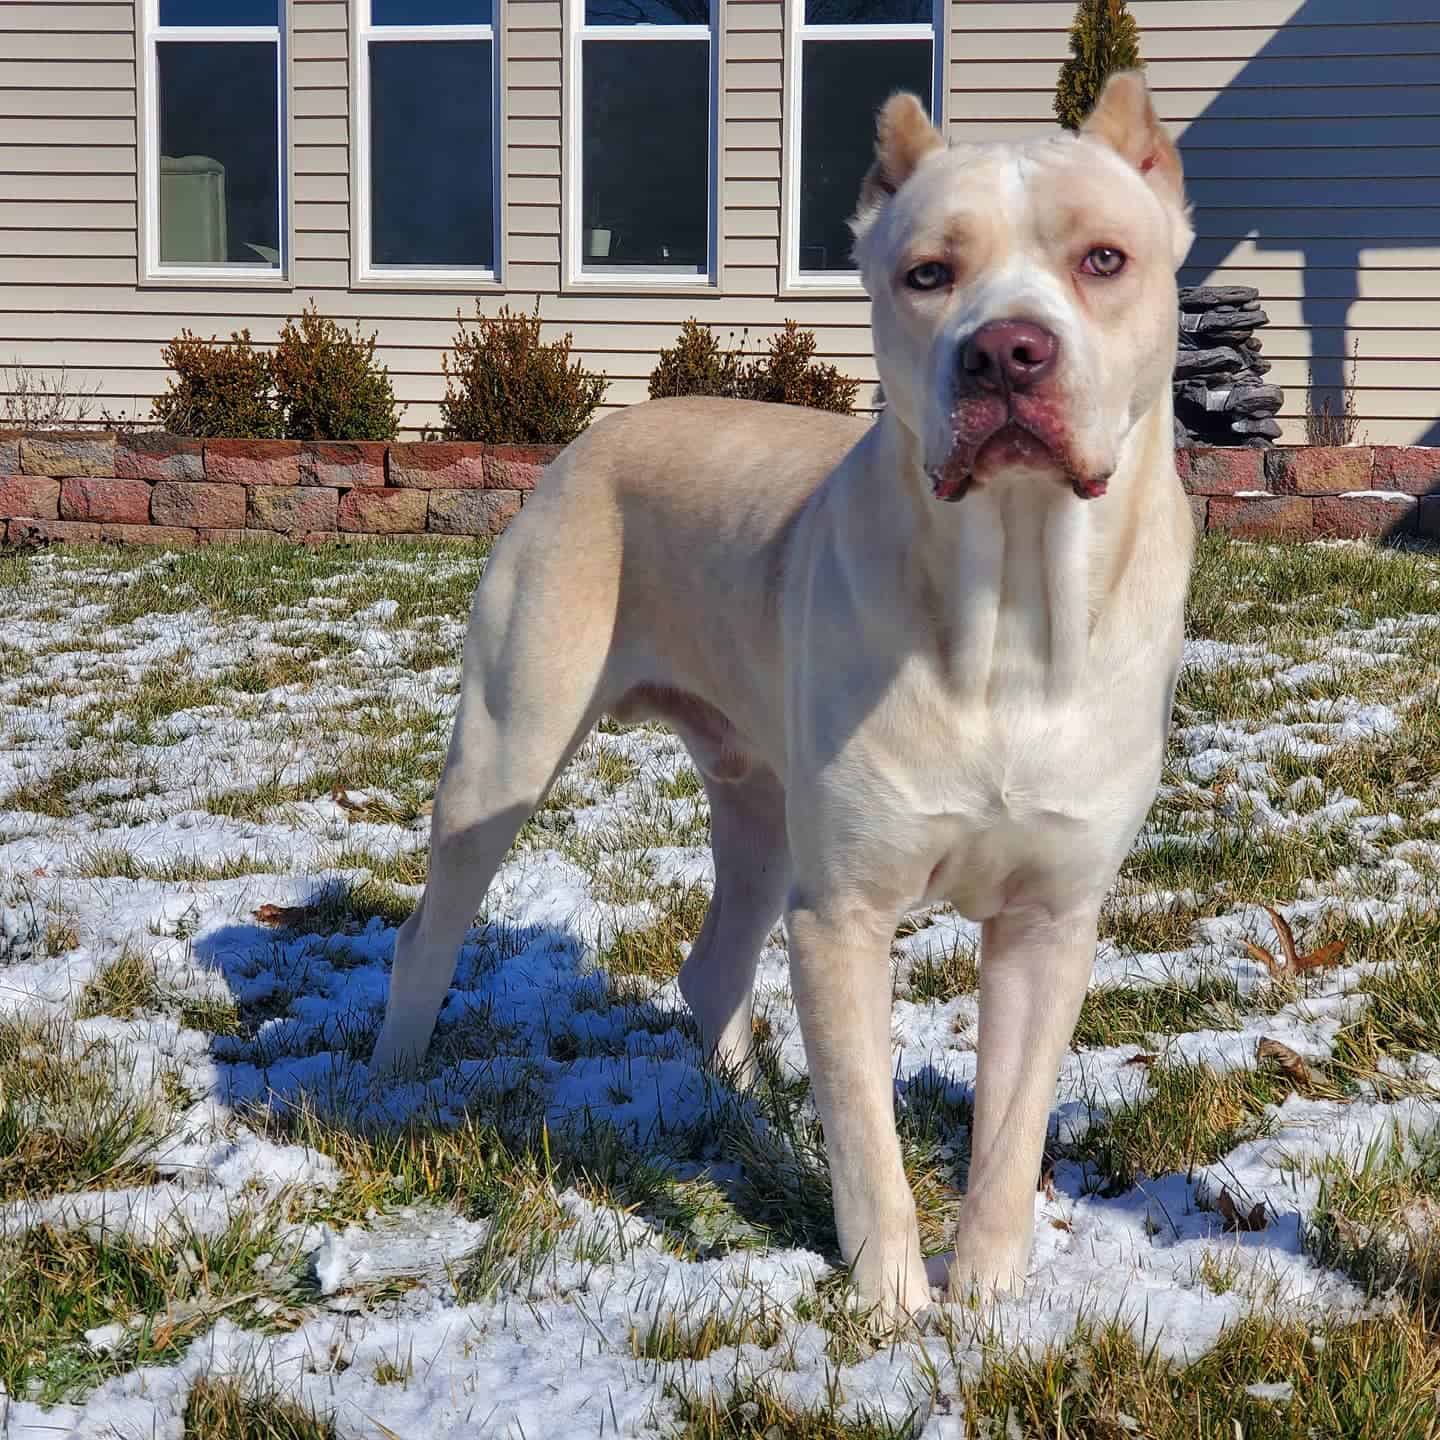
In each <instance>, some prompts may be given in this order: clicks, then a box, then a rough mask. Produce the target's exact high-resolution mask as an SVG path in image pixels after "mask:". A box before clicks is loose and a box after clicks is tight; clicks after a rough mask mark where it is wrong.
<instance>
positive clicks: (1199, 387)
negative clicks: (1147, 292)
mask: <svg viewBox="0 0 1440 1440" xmlns="http://www.w3.org/2000/svg"><path fill="white" fill-rule="evenodd" d="M1269 323H1270V321H1269V317H1268V316H1267V315H1266V314H1265V312H1264V310H1262V309H1261V308H1260V292H1259V291H1258V290H1252V289H1251V288H1250V287H1249V286H1248V285H1197V286H1193V287H1190V288H1187V289H1182V290H1181V291H1180V355H1179V358H1178V360H1177V362H1176V365H1175V443H1176V444H1177V445H1252V446H1268V445H1270V444H1271V443H1272V442H1273V441H1275V440H1278V439H1279V438H1280V422H1279V421H1278V420H1276V418H1275V417H1276V415H1277V414H1279V411H1280V406H1281V405H1282V404H1283V403H1284V401H1285V392H1284V391H1283V390H1282V389H1280V387H1279V386H1278V385H1267V384H1266V383H1265V379H1264V377H1265V373H1266V372H1267V371H1268V370H1269V369H1270V362H1269V361H1268V360H1263V359H1261V357H1260V337H1259V336H1258V335H1257V334H1256V333H1255V332H1256V331H1257V330H1259V329H1260V327H1261V326H1263V325H1268V324H1269Z"/></svg>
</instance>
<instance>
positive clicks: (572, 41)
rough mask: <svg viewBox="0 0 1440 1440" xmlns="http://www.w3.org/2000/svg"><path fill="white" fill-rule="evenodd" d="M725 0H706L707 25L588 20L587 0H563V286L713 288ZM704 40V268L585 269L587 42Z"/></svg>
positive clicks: (716, 267)
mask: <svg viewBox="0 0 1440 1440" xmlns="http://www.w3.org/2000/svg"><path fill="white" fill-rule="evenodd" d="M723 4H724V0H710V23H709V24H708V25H587V24H586V23H585V0H567V3H566V7H565V8H566V11H567V17H566V19H567V26H566V28H567V32H568V33H567V44H566V67H565V94H566V99H567V104H566V142H567V143H566V164H565V167H564V169H565V222H564V224H565V241H564V244H565V285H566V288H567V289H569V288H572V287H573V288H574V289H577V290H636V289H639V290H697V289H699V290H713V289H715V288H716V285H717V283H718V276H719V274H720V259H719V250H720V226H719V218H720V203H719V196H720V185H719V149H720V10H721V7H722V5H723ZM620 40H650V41H654V42H656V43H657V44H663V43H664V42H665V41H667V40H704V41H706V42H707V43H708V44H709V46H710V65H709V77H710V105H709V110H708V125H709V140H708V143H707V145H706V147H705V176H706V183H705V204H706V207H707V212H708V213H707V214H706V217H705V251H706V255H705V268H704V269H703V270H684V271H677V270H642V269H640V268H639V267H638V266H636V267H634V268H631V267H629V266H626V267H623V268H622V267H619V266H617V267H616V268H614V269H613V270H587V269H586V268H585V263H584V260H585V255H584V244H583V240H584V228H585V227H584V220H585V215H584V208H583V196H584V177H583V175H582V173H581V170H582V167H583V166H584V163H585V158H584V157H585V148H584V134H583V127H584V109H585V103H584V101H585V92H584V88H583V87H584V83H585V77H584V70H583V64H584V61H583V56H584V48H585V42H586V41H598V42H600V43H604V42H605V41H620Z"/></svg>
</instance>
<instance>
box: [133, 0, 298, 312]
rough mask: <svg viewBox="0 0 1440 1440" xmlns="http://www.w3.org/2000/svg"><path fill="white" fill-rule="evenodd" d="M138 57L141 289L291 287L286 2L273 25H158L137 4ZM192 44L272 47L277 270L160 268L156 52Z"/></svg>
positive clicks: (156, 7)
mask: <svg viewBox="0 0 1440 1440" xmlns="http://www.w3.org/2000/svg"><path fill="white" fill-rule="evenodd" d="M136 8H137V18H138V20H139V25H140V45H141V49H140V54H141V57H142V58H141V94H140V113H141V146H142V155H143V163H142V165H141V183H142V184H143V186H144V190H143V193H142V194H141V197H140V214H141V216H142V217H143V220H144V224H143V226H142V231H143V233H142V237H141V247H140V248H141V256H142V261H141V279H142V282H144V283H149V284H159V285H171V284H176V283H180V284H203V285H216V286H224V285H240V286H244V287H246V288H252V287H254V286H256V285H262V286H281V287H284V288H289V286H290V283H291V281H290V262H291V256H292V254H293V253H294V245H293V243H292V239H293V237H292V231H291V225H290V166H289V163H288V157H289V154H290V54H289V50H290V47H289V44H288V42H287V36H288V35H289V32H290V0H279V4H278V7H277V11H278V15H279V20H280V23H279V24H278V25H162V24H161V23H160V0H139V4H138V6H137V7H136ZM187 40H188V41H191V42H193V43H197V44H201V43H204V44H213V43H222V44H238V43H242V42H247V41H248V42H250V43H252V44H253V43H254V42H256V41H265V42H271V43H273V44H274V46H275V81H276V84H275V96H276V99H275V103H276V109H277V111H278V114H277V116H276V120H277V124H276V127H275V140H276V156H275V159H276V175H277V176H278V179H279V186H278V189H279V193H278V195H277V197H276V200H277V203H278V207H279V208H278V213H277V219H278V222H279V226H278V229H277V232H276V233H277V234H278V236H279V239H280V264H279V265H278V266H272V265H254V266H251V265H163V264H161V262H160V58H159V53H158V47H159V45H160V44H162V43H163V42H166V41H182V42H183V41H187Z"/></svg>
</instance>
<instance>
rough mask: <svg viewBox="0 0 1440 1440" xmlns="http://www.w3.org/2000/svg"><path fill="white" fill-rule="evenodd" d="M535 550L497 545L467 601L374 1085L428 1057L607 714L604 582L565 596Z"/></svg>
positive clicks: (607, 637)
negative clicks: (426, 836)
mask: <svg viewBox="0 0 1440 1440" xmlns="http://www.w3.org/2000/svg"><path fill="white" fill-rule="evenodd" d="M523 519H524V517H522V520H523ZM516 523H517V525H519V524H520V523H521V522H520V521H517V522H516ZM523 538H524V537H522V536H518V535H517V536H514V537H509V536H507V541H509V540H511V539H513V540H515V541H523ZM550 548H551V551H552V553H553V549H554V547H553V546H552V547H550ZM539 549H540V547H539V546H536V545H529V546H527V545H525V544H524V543H510V544H505V545H502V546H501V547H500V548H499V550H498V551H497V553H496V555H495V557H494V558H493V559H492V560H491V562H490V567H489V569H488V570H487V572H486V574H485V577H484V579H483V580H482V582H481V584H480V586H479V588H478V589H477V591H476V594H475V602H474V605H473V607H472V613H471V618H470V630H469V633H468V635H467V638H466V641H465V662H464V672H463V677H462V680H461V694H460V707H459V710H458V712H457V714H456V716H455V728H454V731H453V732H452V734H451V737H450V749H449V753H448V754H447V756H446V760H445V769H444V772H443V773H442V775H441V777H440V783H439V786H438V787H437V789H436V793H435V809H434V814H433V817H432V820H431V831H430V865H429V873H428V875H427V877H426V882H425V893H424V895H423V897H422V898H421V901H420V904H419V905H418V906H417V907H416V909H415V912H414V914H412V915H411V916H410V918H409V919H408V920H406V921H405V923H404V925H402V926H401V928H400V935H399V938H398V939H397V941H396V944H395V961H394V965H393V967H392V969H391V974H390V995H389V999H388V1002H387V1005H386V1009H385V1023H384V1025H383V1027H382V1028H381V1031H380V1037H379V1039H378V1040H377V1041H376V1044H375V1050H374V1054H373V1055H372V1057H371V1061H370V1069H371V1074H372V1075H379V1074H381V1073H383V1072H386V1071H392V1070H394V1069H396V1068H397V1067H399V1068H402V1069H409V1068H410V1067H412V1066H413V1065H414V1064H416V1063H417V1062H418V1061H419V1060H420V1059H421V1058H422V1057H423V1055H424V1053H425V1050H426V1047H427V1046H428V1045H429V1043H430V1036H431V1033H432V1032H433V1030H434V1028H435V1019H436V1016H437V1015H438V1014H439V1010H440V1005H441V1003H442V1002H443V1001H444V999H445V992H446V991H447V990H448V989H449V986H450V981H451V980H452V979H453V977H454V974H455V962H456V959H457V957H458V954H459V949H460V945H461V943H462V942H463V940H464V938H465V935H466V932H467V931H468V930H469V928H470V925H471V922H472V921H473V920H474V918H475V912H476V910H477V908H478V907H479V903H480V901H481V900H482V899H483V897H484V895H485V891H486V890H487V889H488V888H489V885H490V881H491V880H492V879H493V878H494V875H495V872H496V870H497V869H498V868H499V866H500V862H501V861H502V860H503V859H504V858H505V853H506V851H507V850H508V849H509V848H510V845H511V843H512V842H513V841H514V839H515V836H516V833H517V832H518V831H519V829H520V827H521V826H522V825H523V824H524V823H525V821H526V820H527V819H528V818H529V817H530V815H531V814H532V813H533V812H534V810H535V808H536V807H537V806H538V805H539V804H540V802H541V800H542V799H543V797H544V795H545V792H546V791H547V790H548V789H549V788H550V786H551V784H552V783H553V782H554V780H555V777H556V776H557V775H558V774H559V773H560V771H561V770H562V769H563V768H564V766H565V765H566V763H567V762H568V761H569V760H570V757H571V756H572V755H573V754H574V753H575V750H576V749H577V748H578V747H579V745H580V743H581V742H582V741H583V740H584V738H585V736H586V735H587V734H588V733H589V731H590V728H591V726H592V725H593V724H594V723H595V720H596V719H597V718H598V716H599V713H600V711H601V710H602V709H603V707H604V703H605V698H606V697H605V695H604V694H603V680H604V674H605V668H606V663H607V660H608V655H609V647H610V635H611V617H612V616H613V609H610V610H609V612H608V613H607V602H609V601H610V600H611V596H610V595H608V594H606V593H602V591H603V580H604V577H603V576H602V577H599V578H600V580H601V582H602V583H601V584H599V585H592V586H591V587H590V591H588V592H587V593H585V594H583V595H577V594H575V593H572V591H571V590H569V589H567V587H566V586H565V585H563V584H559V583H557V576H556V574H555V573H554V567H553V566H548V567H547V564H546V557H545V556H544V555H541V554H537V551H538V550H539ZM582 602H583V603H582ZM577 612H578V613H577Z"/></svg>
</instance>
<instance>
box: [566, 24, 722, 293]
mask: <svg viewBox="0 0 1440 1440" xmlns="http://www.w3.org/2000/svg"><path fill="white" fill-rule="evenodd" d="M582 68H583V71H584V102H583V105H584V108H583V110H582V113H581V117H580V133H581V136H582V137H583V142H584V162H583V167H582V172H581V174H582V180H581V206H580V208H581V233H580V246H581V250H580V253H581V260H582V263H583V265H584V267H585V268H586V269H587V270H588V269H597V270H606V269H617V268H621V269H623V268H626V267H629V266H639V267H642V268H645V269H657V270H688V271H695V272H697V273H704V272H705V271H706V270H707V269H708V268H709V255H708V251H709V245H708V238H709V228H710V226H709V210H710V203H709V197H710V178H709V174H708V165H709V155H710V44H709V42H708V41H706V40H663V41H646V40H591V41H588V42H587V43H586V45H585V54H584V61H583V66H582Z"/></svg>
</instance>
